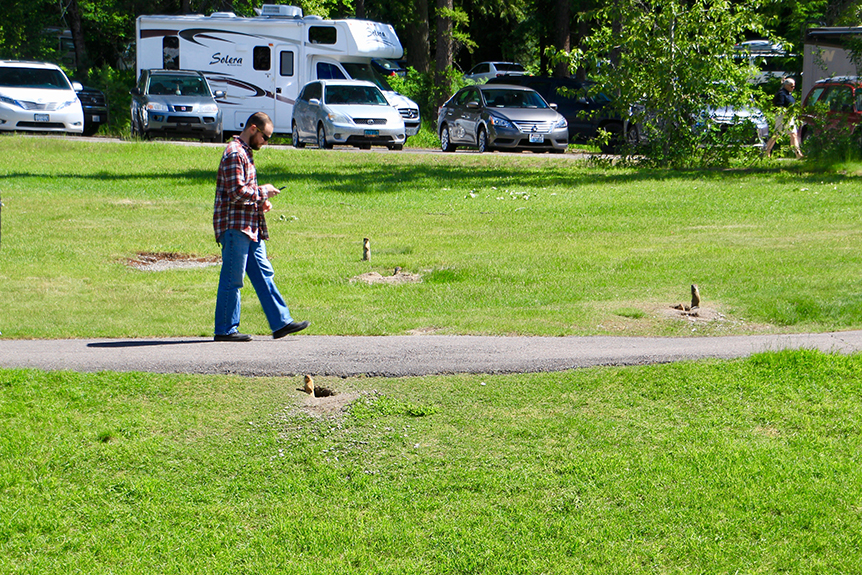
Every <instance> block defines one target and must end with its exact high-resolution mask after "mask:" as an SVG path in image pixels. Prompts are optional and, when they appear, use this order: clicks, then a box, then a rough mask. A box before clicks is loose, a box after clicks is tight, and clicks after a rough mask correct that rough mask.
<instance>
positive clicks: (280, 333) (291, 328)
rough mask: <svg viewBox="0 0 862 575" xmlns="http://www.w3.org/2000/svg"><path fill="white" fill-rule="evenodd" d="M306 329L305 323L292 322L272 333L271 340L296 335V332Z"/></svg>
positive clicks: (306, 323)
mask: <svg viewBox="0 0 862 575" xmlns="http://www.w3.org/2000/svg"><path fill="white" fill-rule="evenodd" d="M307 327H308V322H307V321H292V322H290V323H289V324H287V325H286V326H284V327H282V328H279V329H277V330H275V331H274V332H272V339H278V338H280V337H284V336H286V335H287V334H289V333H296V332H298V331H302V330H304V329H305V328H307Z"/></svg>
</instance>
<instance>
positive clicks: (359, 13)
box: [355, 0, 365, 20]
mask: <svg viewBox="0 0 862 575" xmlns="http://www.w3.org/2000/svg"><path fill="white" fill-rule="evenodd" d="M355 4H356V19H357V20H365V0H356V2H355Z"/></svg>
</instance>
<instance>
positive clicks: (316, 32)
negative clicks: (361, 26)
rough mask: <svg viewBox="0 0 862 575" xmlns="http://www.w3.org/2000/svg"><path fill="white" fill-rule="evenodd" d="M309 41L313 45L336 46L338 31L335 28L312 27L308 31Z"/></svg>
mask: <svg viewBox="0 0 862 575" xmlns="http://www.w3.org/2000/svg"><path fill="white" fill-rule="evenodd" d="M308 41H309V42H311V43H312V44H335V43H336V42H337V41H338V29H337V28H335V26H312V27H310V28H309V29H308Z"/></svg>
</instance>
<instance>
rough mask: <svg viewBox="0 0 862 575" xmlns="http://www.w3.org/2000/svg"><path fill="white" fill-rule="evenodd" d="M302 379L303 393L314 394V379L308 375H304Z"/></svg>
mask: <svg viewBox="0 0 862 575" xmlns="http://www.w3.org/2000/svg"><path fill="white" fill-rule="evenodd" d="M303 379H304V381H305V393H308V394H310V395H314V380H313V379H311V376H310V375H306V376H305V377H304V378H303Z"/></svg>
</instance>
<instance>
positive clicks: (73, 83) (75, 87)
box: [72, 82, 84, 92]
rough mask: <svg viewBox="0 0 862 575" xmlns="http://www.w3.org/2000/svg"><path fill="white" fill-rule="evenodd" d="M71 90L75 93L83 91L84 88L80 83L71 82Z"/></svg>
mask: <svg viewBox="0 0 862 575" xmlns="http://www.w3.org/2000/svg"><path fill="white" fill-rule="evenodd" d="M72 88H73V89H74V90H75V91H76V92H80V91H81V90H83V89H84V86H82V85H81V83H80V82H72Z"/></svg>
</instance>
